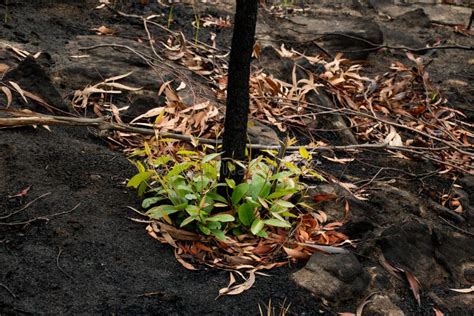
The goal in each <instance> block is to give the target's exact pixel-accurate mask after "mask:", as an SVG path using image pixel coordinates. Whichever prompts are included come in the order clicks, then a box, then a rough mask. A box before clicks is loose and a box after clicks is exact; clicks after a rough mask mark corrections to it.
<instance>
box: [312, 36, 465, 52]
mask: <svg viewBox="0 0 474 316" xmlns="http://www.w3.org/2000/svg"><path fill="white" fill-rule="evenodd" d="M325 36H341V37H345V38H350V39H354V40H357V41H360V42H363V43H365V44H368V45H370V46H372V47H370V48H364V49H358V50H351V51H344V52H345V53H355V52H364V51H374V50H379V49H383V48H385V49H394V50H405V51H409V52H412V53H419V54H423V53H426V52H428V51H431V50H446V49H460V50H469V51H471V50H474V46H464V45H440V46H434V47H418V48H414V47H408V46H391V45H387V44H377V43H374V42H372V41H369V40H366V39H364V38H361V37H358V36H355V35H349V34H344V33H325V34H321V36H319V37H318V38H316V39H313V40H310V41H308V42H314V41H317V40H318V39H320V38H323V37H325Z"/></svg>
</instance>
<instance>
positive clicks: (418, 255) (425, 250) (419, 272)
mask: <svg viewBox="0 0 474 316" xmlns="http://www.w3.org/2000/svg"><path fill="white" fill-rule="evenodd" d="M378 243H379V245H380V247H381V249H382V252H383V255H384V256H385V258H386V259H387V261H388V262H389V263H390V264H392V265H393V266H395V267H399V268H402V269H404V270H405V271H409V272H411V273H413V275H414V276H415V277H417V278H418V280H419V281H420V282H421V285H422V286H423V287H425V288H429V287H431V285H433V284H440V283H441V282H442V281H443V280H444V279H445V278H446V277H447V275H446V273H445V272H444V270H443V269H442V267H440V266H439V265H438V263H437V262H436V260H435V258H434V257H433V253H434V250H435V247H434V244H433V241H432V236H431V231H430V229H429V228H428V226H426V225H425V224H421V223H418V222H415V221H409V222H405V223H400V224H395V225H393V226H391V227H389V228H387V229H386V230H384V231H383V232H382V235H381V237H380V240H379V242H378Z"/></svg>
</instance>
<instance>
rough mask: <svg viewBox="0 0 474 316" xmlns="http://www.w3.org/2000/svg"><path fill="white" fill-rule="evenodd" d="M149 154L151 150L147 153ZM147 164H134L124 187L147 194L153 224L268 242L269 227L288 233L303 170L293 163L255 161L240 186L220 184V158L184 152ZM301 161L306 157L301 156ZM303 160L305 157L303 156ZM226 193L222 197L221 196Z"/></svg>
mask: <svg viewBox="0 0 474 316" xmlns="http://www.w3.org/2000/svg"><path fill="white" fill-rule="evenodd" d="M147 152H149V151H147ZM177 155H178V158H179V160H178V159H176V158H175V156H172V155H163V156H160V157H158V158H153V157H152V156H151V155H149V156H148V160H147V161H146V163H142V162H140V161H137V162H135V165H136V167H137V169H138V173H137V174H136V175H135V176H134V177H132V178H131V179H130V181H129V182H128V186H130V187H134V188H136V189H138V194H139V195H143V194H146V198H145V199H144V200H143V202H142V207H143V208H145V209H147V212H146V214H147V215H148V216H149V217H150V218H152V219H158V220H164V221H166V222H168V223H169V224H172V225H175V226H177V227H182V228H185V229H187V230H195V231H200V232H201V233H202V234H204V235H213V236H215V237H216V238H218V239H221V240H223V239H225V236H226V234H227V233H232V234H234V235H239V234H243V233H251V234H253V235H257V236H260V237H266V236H267V235H268V234H267V232H268V229H270V228H271V227H281V228H291V224H292V219H294V218H296V217H297V214H295V207H296V205H295V203H296V202H295V195H296V194H297V193H298V192H300V191H301V190H302V189H303V187H304V186H303V184H302V183H301V182H300V176H301V175H303V174H304V173H307V170H306V169H304V168H300V167H298V166H296V165H295V164H293V163H291V162H284V161H277V159H273V158H269V157H267V156H258V157H257V158H255V159H253V160H251V161H249V162H248V163H247V164H246V165H244V164H243V163H241V162H236V161H234V162H226V163H227V164H228V167H229V168H235V165H236V164H239V165H240V166H241V167H242V168H243V169H244V170H245V177H244V179H245V180H244V182H243V183H239V184H236V183H235V182H234V181H233V180H231V179H226V181H225V182H224V183H220V182H219V170H220V164H221V163H222V162H221V160H220V154H219V153H213V154H209V155H204V154H202V153H199V152H195V151H187V150H182V151H178V153H177ZM300 155H301V156H303V157H304V159H308V158H310V157H309V156H307V153H305V152H302V153H300ZM305 156H306V157H305ZM219 192H220V193H222V192H227V193H226V194H219Z"/></svg>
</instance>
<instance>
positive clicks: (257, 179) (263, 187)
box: [249, 174, 272, 201]
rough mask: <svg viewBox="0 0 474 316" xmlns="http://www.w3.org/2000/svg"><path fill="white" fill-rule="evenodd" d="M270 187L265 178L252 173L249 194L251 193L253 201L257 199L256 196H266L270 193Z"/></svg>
mask: <svg viewBox="0 0 474 316" xmlns="http://www.w3.org/2000/svg"><path fill="white" fill-rule="evenodd" d="M271 189H272V185H271V183H270V182H269V181H267V180H266V179H265V178H263V177H261V176H259V175H257V174H254V175H253V176H252V182H251V184H250V189H249V191H250V194H251V195H252V199H253V200H254V201H256V200H257V197H261V198H263V199H264V198H266V197H267V196H268V195H269V194H270V190H271Z"/></svg>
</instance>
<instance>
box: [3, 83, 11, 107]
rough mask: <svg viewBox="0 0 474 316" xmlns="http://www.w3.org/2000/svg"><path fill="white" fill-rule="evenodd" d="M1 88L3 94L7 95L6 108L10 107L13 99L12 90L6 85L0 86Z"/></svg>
mask: <svg viewBox="0 0 474 316" xmlns="http://www.w3.org/2000/svg"><path fill="white" fill-rule="evenodd" d="M1 89H2V92H3V93H4V94H5V96H6V97H7V106H6V107H7V108H9V107H10V105H11V104H12V101H13V95H12V92H11V90H10V89H9V88H8V87H5V86H3V87H1Z"/></svg>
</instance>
